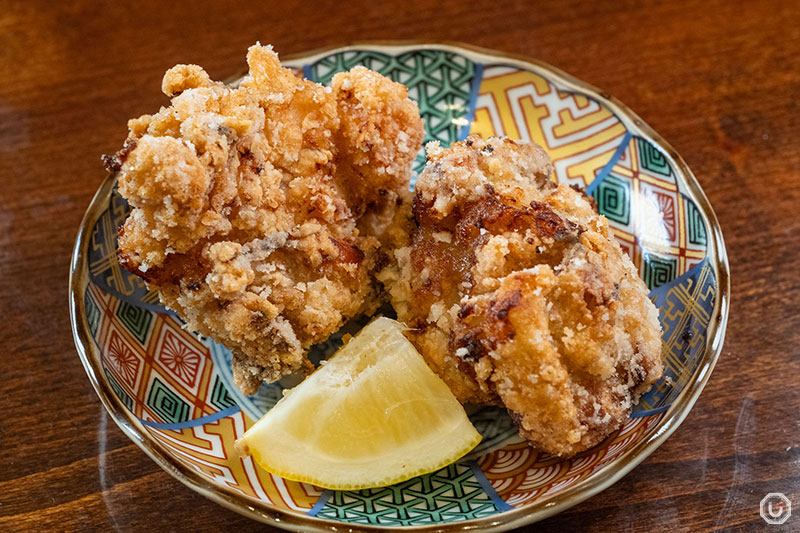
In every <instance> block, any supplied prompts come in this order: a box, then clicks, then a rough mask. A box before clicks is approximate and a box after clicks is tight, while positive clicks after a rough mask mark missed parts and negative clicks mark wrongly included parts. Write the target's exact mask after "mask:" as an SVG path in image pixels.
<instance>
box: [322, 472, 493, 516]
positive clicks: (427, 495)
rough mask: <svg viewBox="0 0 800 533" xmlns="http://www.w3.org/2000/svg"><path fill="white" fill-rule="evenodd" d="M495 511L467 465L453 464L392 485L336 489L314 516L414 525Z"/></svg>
mask: <svg viewBox="0 0 800 533" xmlns="http://www.w3.org/2000/svg"><path fill="white" fill-rule="evenodd" d="M496 513H497V509H496V508H495V506H494V503H493V502H492V500H491V499H490V498H489V496H488V495H487V494H486V492H485V491H484V490H483V488H482V487H481V485H480V483H478V480H477V479H476V478H475V474H473V472H472V468H471V467H470V466H469V464H465V463H455V464H452V465H450V466H447V467H445V468H442V469H441V470H439V471H437V472H434V473H432V474H426V475H424V476H419V477H416V478H414V479H410V480H408V481H406V482H403V483H398V484H397V485H392V486H391V487H384V488H379V489H364V490H359V491H335V492H333V494H332V495H331V497H330V499H329V500H328V501H327V502H326V504H325V506H324V507H323V508H322V509H321V510H320V511H319V513H318V514H317V516H319V517H321V518H329V519H332V520H339V521H343V522H351V523H354V524H371V525H381V526H417V525H424V524H440V523H444V522H458V521H461V520H471V519H474V518H480V517H483V516H491V515H493V514H496Z"/></svg>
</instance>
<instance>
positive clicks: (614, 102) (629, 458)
mask: <svg viewBox="0 0 800 533" xmlns="http://www.w3.org/2000/svg"><path fill="white" fill-rule="evenodd" d="M364 48H368V49H371V50H378V51H382V50H384V51H387V52H391V53H393V54H398V53H402V52H403V51H410V50H419V49H436V50H444V51H448V52H453V53H458V54H461V55H466V56H467V57H468V58H470V59H473V60H474V59H475V58H476V57H477V58H479V59H481V60H483V61H484V62H487V63H488V62H494V63H499V62H502V63H503V64H507V65H512V66H518V67H522V68H525V69H527V70H533V71H538V72H546V73H547V75H548V76H547V77H548V79H551V80H552V79H555V80H556V81H558V82H560V83H561V84H562V85H564V86H566V87H568V88H570V89H572V90H575V91H576V92H579V93H586V94H588V95H589V96H591V97H592V98H595V99H597V100H598V101H600V102H601V103H603V104H604V105H606V106H607V107H608V108H609V109H610V110H611V111H612V112H613V113H614V114H615V115H617V117H618V118H620V119H621V120H622V121H623V122H624V124H625V126H626V129H627V130H628V131H629V132H631V133H639V134H640V135H641V136H644V137H645V138H648V139H649V140H650V141H652V142H653V143H654V144H656V145H657V146H658V147H660V148H661V149H662V150H663V151H664V154H665V155H666V156H667V158H668V159H669V161H670V163H671V164H673V165H674V166H675V167H676V168H677V169H678V170H679V171H680V172H678V173H676V174H677V175H676V180H678V181H680V182H681V183H682V184H683V185H684V186H685V187H686V189H687V191H688V192H689V193H690V195H691V199H692V200H693V201H695V203H696V204H697V207H698V209H699V211H700V214H701V216H702V217H703V220H704V221H705V222H706V225H707V227H708V229H709V237H710V238H709V239H708V243H707V249H706V259H708V261H707V263H708V265H709V266H710V267H711V268H712V269H713V271H714V274H715V276H716V278H717V282H718V293H717V298H716V300H715V302H714V310H713V313H712V320H711V322H709V325H708V333H707V335H706V346H705V350H704V353H703V357H702V359H701V361H700V363H699V365H698V368H697V369H696V370H695V372H694V373H693V378H694V379H693V380H692V381H690V382H689V383H687V386H686V387H685V388H684V389H683V391H681V393H680V394H679V395H678V397H677V398H676V399H675V401H674V402H673V403H672V405H671V406H670V407H669V408H668V409H667V411H666V412H665V413H664V416H663V418H662V419H661V420H660V421H659V422H658V425H657V428H658V430H657V431H655V432H654V433H653V434H652V435H651V436H650V437H649V438H647V439H644V440H642V441H641V442H639V443H637V444H636V445H635V446H634V447H633V448H631V449H630V450H629V451H627V452H625V453H624V454H623V455H621V456H620V457H617V458H616V459H614V460H613V461H612V462H611V463H610V464H609V465H608V466H607V467H606V468H604V469H603V471H601V472H598V473H597V474H594V475H592V476H590V477H588V478H586V479H584V480H582V481H580V482H578V483H576V484H575V485H574V486H573V487H572V488H571V489H570V490H569V491H568V492H567V493H562V494H556V495H553V496H550V497H549V498H544V499H542V500H539V501H537V502H535V503H531V504H527V505H523V506H521V507H518V508H514V509H512V510H510V511H506V512H503V513H498V514H496V515H493V516H490V517H485V518H478V519H473V520H466V521H463V522H452V523H445V524H438V525H431V526H408V527H404V528H403V530H407V531H414V532H417V531H426V532H452V531H463V530H467V529H477V528H481V530H483V531H505V530H507V529H511V528H515V527H520V526H523V525H526V524H531V523H533V522H536V521H539V520H543V519H545V518H547V517H549V516H552V515H554V514H557V513H559V512H561V511H564V510H566V509H568V508H570V507H572V506H574V505H577V504H578V503H581V502H583V501H585V500H587V499H588V498H590V497H592V496H594V495H596V494H598V493H599V492H602V491H603V490H605V489H607V488H608V487H610V486H611V485H613V484H614V483H616V482H617V481H619V480H620V479H621V478H622V477H624V476H625V475H627V474H628V473H629V472H630V471H631V470H632V469H633V468H635V467H636V466H637V465H639V464H640V463H641V462H642V461H644V460H645V459H646V458H647V457H648V456H649V455H650V454H651V453H653V451H655V450H656V448H658V447H659V446H660V445H661V444H662V443H663V442H664V441H665V440H666V439H667V438H668V437H669V436H670V435H672V433H673V432H674V431H675V430H676V429H677V428H678V427H679V426H680V424H681V423H682V422H683V421H684V420H685V418H686V417H687V416H688V414H689V411H691V409H692V407H693V406H694V404H695V403H696V401H697V399H698V398H699V396H700V393H701V392H702V390H703V389H704V388H705V386H706V384H707V383H708V380H709V378H710V376H711V373H712V372H713V370H714V367H715V366H716V363H717V361H718V360H719V356H720V354H721V352H722V346H723V342H724V338H725V330H726V327H727V322H728V316H729V313H730V265H729V262H728V256H727V251H726V249H725V242H724V238H723V235H722V229H721V228H720V225H719V221H718V220H717V217H716V214H715V213H714V210H713V208H712V207H711V204H710V202H709V201H708V198H707V196H706V194H705V192H704V191H703V189H702V187H701V186H700V184H699V182H698V181H697V178H696V177H695V175H694V173H693V172H692V171H691V169H690V168H689V166H688V164H687V163H686V162H685V161H684V160H683V158H682V157H681V156H680V154H678V153H677V151H675V149H674V148H673V147H672V145H670V144H669V143H668V142H667V141H666V140H665V139H664V138H663V137H661V135H659V134H658V133H657V132H656V131H655V130H654V129H653V128H652V127H650V126H649V125H648V124H647V123H646V122H644V121H643V120H642V119H641V118H640V117H639V116H638V115H637V114H636V113H634V112H633V111H632V110H631V109H630V108H628V107H627V106H626V105H625V104H623V103H622V102H621V101H619V100H618V99H617V98H615V97H614V96H612V95H610V94H609V93H607V92H606V91H603V90H602V89H599V88H597V87H595V86H594V85H592V84H590V83H587V82H584V81H582V80H579V79H578V78H575V77H574V76H572V75H570V74H568V73H566V72H564V71H562V70H561V69H559V68H557V67H554V66H552V65H550V64H548V63H546V62H544V61H541V60H538V59H534V58H530V57H527V56H524V55H521V54H514V53H508V52H502V51H498V50H490V49H487V48H482V47H478V46H474V45H471V44H466V43H458V42H453V41H427V40H424V41H423V40H402V41H386V40H372V41H354V42H351V43H350V44H347V45H344V46H328V47H322V48H317V49H313V50H309V51H307V52H301V53H295V54H287V55H286V56H284V57H282V62H284V63H287V64H291V63H296V62H298V61H300V60H304V61H307V62H310V61H311V60H314V59H317V58H319V57H321V56H324V55H328V54H331V53H335V52H345V51H350V50H356V49H364ZM465 52H467V53H466V54H465ZM531 67H533V68H531ZM239 77H241V76H238V77H237V76H234V77H232V78H231V79H237V78H239ZM632 129H635V130H636V131H633V132H632V131H631V130H632ZM115 182H116V173H111V174H109V175H107V176H106V178H105V179H104V181H103V182H102V183H101V185H100V186H99V188H98V189H97V191H96V193H95V195H94V197H93V198H92V200H91V202H90V204H89V207H88V208H87V210H86V212H85V214H84V216H83V219H82V220H81V224H80V227H79V230H78V234H77V236H76V239H75V244H74V246H73V252H72V258H71V261H70V276H69V295H68V296H69V298H68V300H69V315H70V326H71V329H72V334H73V340H74V342H75V348H76V350H77V352H78V356H79V358H80V360H81V363H82V364H83V367H84V370H85V372H86V374H87V376H88V377H89V381H90V382H91V384H92V387H93V388H94V390H95V392H96V394H97V396H98V397H99V398H100V400H101V402H102V404H103V406H104V407H105V409H106V411H107V412H108V414H109V415H110V416H111V418H112V419H113V420H114V422H115V423H116V424H117V426H118V427H119V428H120V429H121V430H122V432H123V433H125V435H127V436H128V438H130V439H131V440H132V441H133V442H134V443H135V444H136V445H137V446H138V447H139V448H140V449H141V450H142V451H143V452H144V453H145V454H146V455H147V456H148V457H150V458H151V459H152V460H153V461H154V462H155V463H156V464H158V465H159V466H160V467H161V468H162V469H163V470H165V471H166V472H167V473H169V474H170V475H171V476H172V477H173V478H175V479H177V480H178V481H180V482H181V483H182V484H183V485H185V486H187V487H189V488H190V489H192V490H194V491H195V492H197V493H199V494H201V495H202V496H204V497H206V498H208V499H210V500H212V501H214V502H215V503H218V504H220V505H222V506H224V507H226V508H228V509H231V510H233V511H235V512H237V513H239V514H242V515H244V516H247V517H249V518H252V519H255V520H258V521H260V522H264V523H269V524H272V525H275V526H278V527H281V528H285V529H289V530H293V531H309V530H312V531H332V530H341V529H342V528H343V527H344V528H346V529H349V530H351V531H386V530H387V528H386V527H385V526H377V525H376V526H366V525H360V524H345V523H343V522H338V521H334V520H329V519H324V518H320V517H312V516H308V515H305V514H300V513H299V512H294V511H290V510H283V509H279V508H277V507H274V506H271V505H269V504H266V503H263V502H258V501H256V500H252V499H250V498H247V497H246V496H244V495H241V494H239V493H236V492H234V491H233V490H232V489H228V488H225V487H219V486H217V485H214V484H212V483H211V482H209V481H208V480H206V479H205V478H203V477H201V476H200V475H199V474H197V473H196V472H194V471H193V470H190V469H188V468H187V467H185V466H183V465H181V464H180V463H178V462H177V461H175V460H174V459H173V457H172V455H171V454H169V452H168V451H167V450H165V449H164V448H163V446H161V445H160V444H159V443H158V442H156V441H155V440H154V439H152V437H150V436H149V435H148V434H147V431H146V430H145V428H144V426H143V425H142V424H141V423H140V422H139V421H138V420H137V419H136V418H135V417H134V416H133V415H132V414H131V413H129V412H128V411H127V409H126V408H125V407H124V406H123V405H122V402H121V401H120V400H119V398H117V397H116V395H114V394H112V393H111V392H110V391H111V387H110V384H109V383H108V380H107V378H106V377H105V375H104V373H103V371H102V365H101V363H100V361H101V356H100V352H99V350H98V348H97V346H96V345H95V343H94V341H93V340H92V338H91V333H90V330H89V324H88V320H87V318H86V312H85V307H84V305H85V304H84V299H83V293H84V291H85V289H86V286H87V285H88V281H89V279H88V247H89V240H90V238H91V232H92V229H93V227H94V225H95V223H96V221H97V219H98V218H99V216H100V215H101V214H102V213H103V212H104V211H105V208H106V207H107V205H108V199H109V198H110V196H111V192H112V189H113V186H114V184H115Z"/></svg>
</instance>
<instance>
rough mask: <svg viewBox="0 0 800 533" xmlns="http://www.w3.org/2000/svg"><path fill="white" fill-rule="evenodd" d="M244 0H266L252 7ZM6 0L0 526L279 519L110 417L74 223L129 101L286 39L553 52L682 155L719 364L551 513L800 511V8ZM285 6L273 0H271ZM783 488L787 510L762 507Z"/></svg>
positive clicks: (307, 43)
mask: <svg viewBox="0 0 800 533" xmlns="http://www.w3.org/2000/svg"><path fill="white" fill-rule="evenodd" d="M247 4H251V5H247ZM247 4H245V3H242V4H241V5H237V4H233V3H230V4H229V3H223V2H201V1H195V2H192V3H186V4H180V3H175V2H168V1H165V0H160V1H157V2H142V1H137V2H116V3H113V4H112V3H106V2H89V1H78V0H74V1H72V2H13V3H8V2H0V74H1V75H0V309H1V310H2V317H3V320H2V326H0V327H1V328H2V333H0V361H2V363H0V369H1V370H2V372H0V530H2V531H9V530H28V531H43V530H58V531H64V530H66V531H70V530H96V531H107V530H120V531H145V530H155V531H174V530H187V531H195V530H210V531H217V530H218V531H222V530H225V529H228V530H230V529H232V528H236V530H240V531H250V530H267V529H269V528H267V527H266V526H262V525H260V524H257V523H255V522H251V521H249V520H248V519H245V518H243V517H241V516H239V515H237V514H235V513H233V512H231V511H228V510H226V509H224V508H221V507H219V506H217V505H216V504H214V503H211V502H210V501H208V500H206V499H204V498H203V497H202V496H200V495H198V494H196V493H194V492H192V491H191V490H189V489H188V488H185V487H183V486H182V485H181V484H179V483H178V482H177V481H175V480H173V479H172V478H171V477H170V476H169V475H168V474H166V473H164V472H163V471H161V470H160V469H159V468H158V467H157V466H156V465H155V464H154V463H153V462H152V461H151V460H150V459H148V458H147V456H145V454H144V453H142V452H141V451H140V450H139V448H137V447H136V446H135V445H134V444H133V443H132V442H131V441H129V440H128V438H127V437H125V436H124V435H123V434H122V432H121V431H120V430H119V429H117V427H116V426H115V425H114V423H113V421H111V420H110V419H109V417H108V416H107V415H106V413H105V411H104V409H103V407H102V405H101V404H100V402H99V401H98V399H97V397H96V396H95V394H94V392H93V390H92V388H91V386H90V384H89V381H88V379H87V378H86V376H85V375H84V372H83V369H82V367H81V364H80V362H79V360H78V357H77V354H76V352H75V348H74V346H73V342H72V334H71V332H70V327H69V318H68V313H67V278H68V267H69V265H68V263H69V256H70V252H71V248H72V244H73V239H74V238H75V234H76V231H77V228H78V224H79V222H80V220H81V216H82V215H83V212H84V210H85V209H86V206H87V205H88V203H89V200H90V199H91V196H92V194H93V193H94V191H95V189H96V188H97V186H98V184H99V183H100V181H101V180H102V179H103V177H104V175H105V173H104V171H103V169H102V166H101V164H100V154H103V153H110V152H113V151H115V150H116V149H117V148H118V147H119V146H120V144H121V142H122V140H123V138H124V137H125V133H126V129H125V122H126V120H127V119H128V118H130V117H134V116H138V115H139V114H142V113H145V112H152V111H154V110H156V109H157V108H158V106H160V105H162V104H164V103H165V102H166V99H165V98H164V97H163V96H162V95H161V94H160V91H159V87H160V80H161V76H162V74H163V72H164V70H165V69H167V68H168V67H170V66H171V65H173V64H175V63H190V62H191V63H198V64H200V65H203V66H205V67H206V68H207V70H208V71H209V72H210V73H211V75H212V76H213V77H216V78H224V77H227V76H229V75H231V74H233V73H235V72H237V71H239V70H241V69H242V68H243V67H244V53H245V50H246V48H247V46H248V45H250V44H252V43H254V42H255V41H261V42H262V43H272V44H274V45H275V48H276V49H277V50H278V51H279V52H280V53H283V54H291V53H295V52H301V51H304V50H309V49H313V48H317V47H321V46H327V45H334V44H346V43H347V42H349V41H355V40H370V39H421V40H426V39H427V40H455V41H462V42H466V43H471V44H475V45H479V46H484V47H488V48H494V49H497V50H500V51H506V52H513V53H519V54H525V55H528V56H531V57H535V58H539V59H542V60H544V61H547V62H549V63H551V64H553V65H555V66H557V67H559V68H561V69H563V70H566V71H567V72H569V73H571V74H573V75H575V76H577V77H579V78H581V79H584V80H586V81H589V82H591V83H593V84H595V85H598V86H600V87H602V88H604V89H605V90H607V91H608V92H610V93H611V94H614V95H615V96H617V97H618V98H620V99H621V100H622V101H623V102H625V103H626V104H628V105H629V106H630V107H631V108H632V109H633V110H634V111H636V112H637V113H638V114H639V115H640V116H641V117H642V118H643V119H644V120H646V121H647V122H649V123H650V124H651V125H652V126H653V127H654V128H655V129H656V130H657V131H658V132H660V133H661V134H662V135H663V136H664V137H665V138H666V139H667V140H668V141H669V142H670V143H672V145H673V146H674V147H675V148H676V149H677V150H678V152H679V153H681V154H682V155H683V157H684V158H685V159H686V161H687V162H688V163H689V165H690V166H691V167H692V169H693V170H694V172H695V173H696V174H697V176H698V179H699V180H700V182H701V184H702V186H703V188H704V190H705V191H706V194H707V195H708V197H709V199H710V201H711V204H712V205H713V206H714V208H715V210H716V213H717V215H718V217H719V219H720V222H721V224H722V228H723V231H724V234H725V239H726V241H727V248H728V253H729V255H730V262H731V270H732V308H731V309H732V310H731V315H730V322H729V325H728V334H727V339H726V342H725V348H724V350H723V353H722V356H721V358H720V361H719V364H718V365H717V368H716V370H715V372H714V374H713V376H712V378H711V380H710V382H709V384H708V386H707V387H706V389H705V391H704V392H703V394H702V396H701V397H700V400H699V401H698V403H697V404H696V406H695V408H694V410H693V411H692V412H691V413H690V414H689V416H688V418H687V419H686V421H685V422H684V423H683V425H682V426H681V427H680V428H679V429H678V430H677V431H676V432H675V433H674V434H673V435H672V437H671V438H670V439H669V440H667V442H666V443H665V444H664V445H663V446H661V447H660V448H659V449H658V450H657V451H656V452H655V453H653V455H652V456H651V457H650V458H649V459H647V460H646V461H645V462H644V463H643V464H642V465H640V466H639V467H637V468H636V469H635V470H634V471H633V472H632V473H630V474H628V475H627V476H626V477H625V478H624V479H622V480H621V481H620V482H618V483H617V484H616V485H614V486H613V487H612V488H610V489H608V490H606V491H605V492H603V493H601V494H599V495H597V496H595V497H594V498H592V499H590V500H588V501H586V502H584V503H583V504H580V505H578V506H576V507H574V508H572V509H570V510H568V511H566V512H564V513H562V514H561V515H559V516H557V517H554V518H550V519H549V520H547V521H545V522H542V523H540V524H537V525H536V526H532V528H531V529H537V530H538V529H539V528H540V529H541V530H542V531H544V530H547V531H597V532H605V531H616V530H624V531H659V530H670V531H701V530H712V529H722V530H730V531H749V530H762V529H764V530H768V531H782V530H783V531H790V530H793V531H797V530H800V303H798V302H800V215H799V214H798V213H800V133H799V132H800V104H798V101H799V100H800V6H798V4H797V2H796V0H795V1H787V2H777V1H775V2H767V1H761V2H750V3H736V2H728V1H712V2H664V3H649V2H644V3H643V2H613V3H608V4H599V3H597V4H596V3H588V2H586V3H583V2H574V1H571V2H547V3H540V2H537V3H526V2H517V3H512V4H504V3H502V2H497V1H488V2H478V1H470V2H463V1H460V0H456V1H453V0H436V1H431V0H427V1H423V2H419V3H417V4H412V3H401V4H396V5H390V4H388V3H386V4H384V3H381V2H376V1H374V0H372V1H365V2H356V1H343V2H328V3H325V4H318V3H315V2H295V1H291V0H284V1H281V2H249V3H247ZM270 4H273V5H270ZM769 492H783V493H785V494H786V495H787V496H789V498H790V499H792V501H793V503H794V505H795V516H793V517H792V518H791V519H790V520H789V522H787V524H786V525H785V526H783V527H781V526H767V525H766V524H765V523H764V522H762V520H761V518H760V517H759V501H760V500H761V498H762V497H763V496H764V495H766V494H767V493H769Z"/></svg>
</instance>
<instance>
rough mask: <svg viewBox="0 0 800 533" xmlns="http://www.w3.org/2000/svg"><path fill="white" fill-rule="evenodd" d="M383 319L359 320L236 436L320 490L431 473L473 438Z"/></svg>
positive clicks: (446, 393) (248, 450)
mask: <svg viewBox="0 0 800 533" xmlns="http://www.w3.org/2000/svg"><path fill="white" fill-rule="evenodd" d="M403 329H404V326H403V325H402V324H400V323H399V322H396V321H394V320H391V319H388V318H383V317H381V318H378V319H376V320H373V321H372V322H371V323H369V324H368V325H367V326H366V327H365V328H364V329H362V330H361V331H360V332H359V333H358V334H357V335H356V336H355V337H353V338H352V339H350V341H349V342H348V343H347V344H346V345H345V346H343V347H342V348H341V349H340V350H339V351H338V352H336V353H335V354H334V355H333V356H332V357H331V358H330V359H329V360H328V361H327V362H326V363H323V366H321V367H320V368H319V369H317V371H316V372H314V373H313V374H312V375H311V376H309V377H308V378H307V379H306V380H305V381H303V382H302V383H301V384H300V385H298V386H297V387H295V388H294V389H291V390H290V391H289V392H288V393H286V394H285V395H284V397H283V398H282V399H281V400H280V401H279V402H278V403H277V404H276V405H275V407H273V408H272V409H271V410H270V411H269V412H268V413H267V414H266V415H265V416H264V417H263V418H262V419H261V420H259V421H258V422H257V423H256V424H255V425H254V426H253V427H252V428H250V429H249V430H248V431H247V432H246V433H245V434H244V436H242V438H241V439H239V441H238V442H237V449H238V450H239V452H240V453H242V454H247V455H252V456H253V458H254V459H255V461H256V462H257V463H258V464H259V465H260V466H261V467H262V468H264V469H265V470H267V471H268V472H271V473H272V474H275V475H278V476H281V477H283V478H286V479H291V480H294V481H304V482H306V483H313V484H314V485H318V486H320V487H323V488H328V489H340V490H349V489H353V490H355V489H363V488H371V487H383V486H386V485H391V484H393V483H399V482H401V481H405V480H407V479H410V478H412V477H415V476H418V475H421V474H426V473H428V472H433V471H435V470H438V469H439V468H442V467H443V466H446V465H448V464H450V463H452V462H454V461H455V460H457V459H459V458H460V457H462V456H463V455H464V454H466V453H467V452H468V451H470V450H471V449H472V448H474V447H475V446H476V445H477V444H478V443H479V442H480V440H481V436H480V434H479V433H478V432H477V431H476V430H475V428H474V427H473V425H472V424H471V423H470V421H469V419H468V418H467V414H466V413H465V412H464V408H463V407H462V406H461V404H460V403H459V402H458V400H456V398H455V396H453V394H452V393H451V392H450V389H449V388H448V387H447V385H445V384H444V382H443V381H442V380H441V379H440V378H439V377H438V376H437V375H436V374H434V373H433V372H432V371H431V370H430V369H429V368H428V366H427V365H426V364H425V361H424V360H423V359H422V357H421V356H420V355H419V353H418V352H417V350H416V349H415V348H414V346H413V345H412V344H411V343H410V342H408V340H406V338H405V336H404V335H403Z"/></svg>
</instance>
